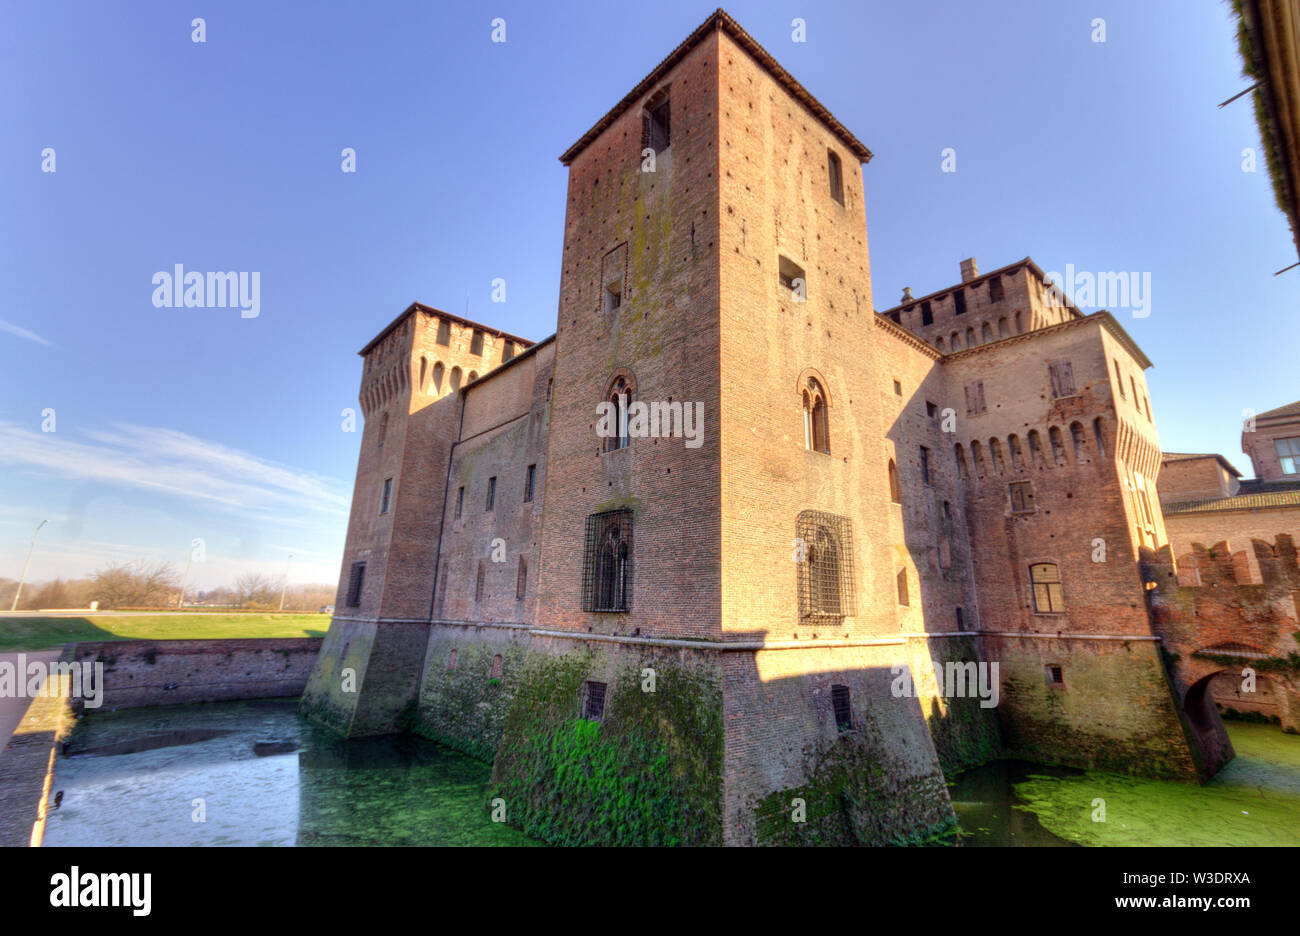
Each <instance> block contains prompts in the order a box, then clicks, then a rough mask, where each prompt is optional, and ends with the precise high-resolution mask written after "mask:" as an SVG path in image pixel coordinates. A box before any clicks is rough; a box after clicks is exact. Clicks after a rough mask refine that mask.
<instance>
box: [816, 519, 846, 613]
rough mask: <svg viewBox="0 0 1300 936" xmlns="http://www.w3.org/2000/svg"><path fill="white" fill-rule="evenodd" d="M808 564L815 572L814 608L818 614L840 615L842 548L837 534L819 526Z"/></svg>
mask: <svg viewBox="0 0 1300 936" xmlns="http://www.w3.org/2000/svg"><path fill="white" fill-rule="evenodd" d="M808 564H809V566H810V567H811V569H812V570H813V575H812V588H813V607H814V608H816V609H817V613H818V614H829V615H838V614H840V613H842V612H841V611H840V548H839V543H837V542H836V540H835V534H834V533H832V532H831V531H830V529H829V528H827V527H824V526H819V527H818V528H817V531H816V533H815V534H814V537H813V542H811V543H809V544H808Z"/></svg>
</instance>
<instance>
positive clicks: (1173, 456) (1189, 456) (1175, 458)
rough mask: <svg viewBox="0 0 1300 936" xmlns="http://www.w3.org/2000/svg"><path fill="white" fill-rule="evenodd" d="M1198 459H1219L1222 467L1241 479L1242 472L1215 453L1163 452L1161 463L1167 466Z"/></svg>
mask: <svg viewBox="0 0 1300 936" xmlns="http://www.w3.org/2000/svg"><path fill="white" fill-rule="evenodd" d="M1198 458H1217V459H1218V460H1219V464H1220V465H1222V466H1223V467H1224V468H1225V469H1227V470H1228V471H1231V472H1232V473H1233V474H1234V475H1236V476H1237V477H1238V478H1240V477H1241V472H1240V471H1238V470H1237V469H1236V468H1234V467H1232V465H1231V463H1229V461H1228V460H1227V459H1226V458H1224V457H1223V456H1222V455H1219V454H1217V453H1215V452H1207V453H1205V454H1204V455H1200V454H1196V453H1194V452H1163V453H1161V455H1160V462H1161V464H1164V465H1167V464H1169V463H1170V462H1180V461H1196V460H1197V459H1198Z"/></svg>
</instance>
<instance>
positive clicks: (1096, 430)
mask: <svg viewBox="0 0 1300 936" xmlns="http://www.w3.org/2000/svg"><path fill="white" fill-rule="evenodd" d="M1104 430H1105V424H1104V423H1103V422H1102V420H1101V417H1100V416H1098V417H1097V418H1096V419H1094V420H1093V421H1092V437H1093V438H1094V439H1096V440H1097V457H1098V458H1105V457H1106V441H1105V436H1104V434H1103V433H1104Z"/></svg>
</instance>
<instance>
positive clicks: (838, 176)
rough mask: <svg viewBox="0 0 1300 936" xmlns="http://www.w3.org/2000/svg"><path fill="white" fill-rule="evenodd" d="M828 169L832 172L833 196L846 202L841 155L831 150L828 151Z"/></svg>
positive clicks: (841, 202) (841, 201)
mask: <svg viewBox="0 0 1300 936" xmlns="http://www.w3.org/2000/svg"><path fill="white" fill-rule="evenodd" d="M826 169H827V171H828V173H829V174H830V181H831V198H833V199H835V200H836V201H837V202H839V203H840V204H841V205H842V204H844V172H843V168H842V167H841V166H840V157H839V156H837V155H835V153H833V152H831V151H830V150H827V151H826Z"/></svg>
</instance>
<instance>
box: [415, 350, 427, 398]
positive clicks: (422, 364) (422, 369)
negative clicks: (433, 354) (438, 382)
mask: <svg viewBox="0 0 1300 936" xmlns="http://www.w3.org/2000/svg"><path fill="white" fill-rule="evenodd" d="M428 369H429V361H428V359H427V358H426V357H425V356H424V355H423V354H422V355H420V386H419V388H418V389H419V391H420V392H421V393H423V392H424V376H425V372H426V371H427V370H428Z"/></svg>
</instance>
